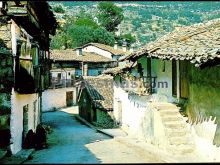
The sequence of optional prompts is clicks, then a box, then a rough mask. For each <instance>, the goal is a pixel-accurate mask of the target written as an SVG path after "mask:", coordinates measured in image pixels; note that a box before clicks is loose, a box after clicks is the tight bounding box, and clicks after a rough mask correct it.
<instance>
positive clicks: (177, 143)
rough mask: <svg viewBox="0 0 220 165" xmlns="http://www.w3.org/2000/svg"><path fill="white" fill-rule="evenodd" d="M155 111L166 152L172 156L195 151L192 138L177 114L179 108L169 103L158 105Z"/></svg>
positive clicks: (182, 118)
mask: <svg viewBox="0 0 220 165" xmlns="http://www.w3.org/2000/svg"><path fill="white" fill-rule="evenodd" d="M156 109H157V110H158V111H159V113H160V117H161V121H162V124H163V127H164V132H165V136H166V139H167V145H166V150H167V151H168V152H172V153H173V154H180V155H186V154H192V153H193V152H194V151H195V143H194V138H193V136H192V134H191V132H190V130H189V128H188V127H187V123H186V121H185V120H184V117H183V116H182V115H181V114H180V112H179V109H180V108H179V107H177V106H176V105H174V104H170V103H162V104H161V103H159V104H157V105H156Z"/></svg>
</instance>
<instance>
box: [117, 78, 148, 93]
mask: <svg viewBox="0 0 220 165" xmlns="http://www.w3.org/2000/svg"><path fill="white" fill-rule="evenodd" d="M121 85H122V86H121V87H122V88H123V89H124V90H125V91H126V92H128V93H135V94H138V95H149V94H150V84H149V83H144V82H143V80H142V78H136V79H131V78H128V77H126V76H123V77H122V82H121Z"/></svg>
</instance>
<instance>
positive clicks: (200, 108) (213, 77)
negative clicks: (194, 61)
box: [186, 66, 220, 146]
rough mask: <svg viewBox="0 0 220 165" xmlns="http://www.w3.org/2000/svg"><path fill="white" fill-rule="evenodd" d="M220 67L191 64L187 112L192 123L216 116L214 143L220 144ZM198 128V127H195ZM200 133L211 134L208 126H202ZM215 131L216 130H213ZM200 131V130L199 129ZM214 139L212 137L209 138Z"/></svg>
mask: <svg viewBox="0 0 220 165" xmlns="http://www.w3.org/2000/svg"><path fill="white" fill-rule="evenodd" d="M219 80H220V67H219V66H216V67H210V68H209V67H208V68H205V69H199V68H195V67H194V66H191V68H190V72H189V82H190V89H189V90H190V91H189V94H190V95H189V100H188V104H187V106H186V113H187V115H188V117H189V119H190V121H191V122H192V123H198V122H199V123H202V122H203V121H206V120H207V119H209V118H210V116H212V118H213V119H214V117H216V123H217V129H216V132H215V136H214V137H213V138H214V141H213V142H214V144H216V145H217V146H219V145H220V82H219ZM213 119H212V120H213ZM195 129H196V128H195ZM199 131H200V132H203V133H200V134H201V136H202V134H207V133H208V134H210V133H209V132H210V129H209V128H208V127H200V130H199ZM213 131H215V130H213ZM197 132H198V131H197ZM209 140H212V139H209Z"/></svg>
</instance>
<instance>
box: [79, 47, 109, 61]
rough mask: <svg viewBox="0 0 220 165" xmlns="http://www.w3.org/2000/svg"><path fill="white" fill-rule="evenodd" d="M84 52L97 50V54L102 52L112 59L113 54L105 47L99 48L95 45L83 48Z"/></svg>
mask: <svg viewBox="0 0 220 165" xmlns="http://www.w3.org/2000/svg"><path fill="white" fill-rule="evenodd" d="M82 51H83V52H95V53H97V54H100V55H102V56H104V57H107V58H110V59H112V54H111V53H110V52H108V51H105V50H103V49H100V48H97V47H95V46H92V45H89V46H86V47H85V48H83V49H82Z"/></svg>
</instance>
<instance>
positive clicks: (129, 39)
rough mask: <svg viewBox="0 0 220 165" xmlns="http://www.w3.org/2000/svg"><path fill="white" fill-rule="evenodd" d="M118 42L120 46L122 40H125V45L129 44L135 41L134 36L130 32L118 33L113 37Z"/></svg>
mask: <svg viewBox="0 0 220 165" xmlns="http://www.w3.org/2000/svg"><path fill="white" fill-rule="evenodd" d="M115 39H116V40H117V42H118V45H120V46H122V43H123V40H125V41H126V42H127V46H131V44H133V43H135V42H136V38H135V37H134V36H132V35H131V33H127V34H124V35H120V36H118V37H116V38H115Z"/></svg>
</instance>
